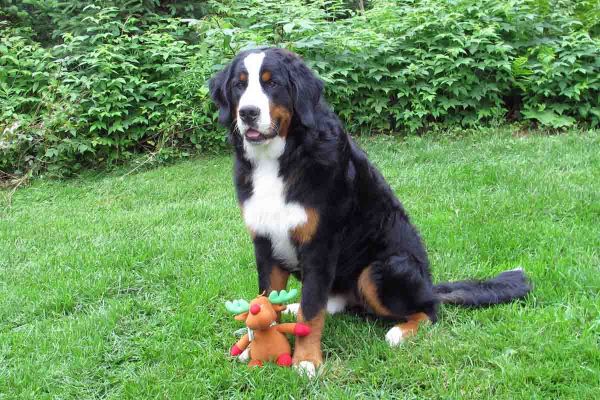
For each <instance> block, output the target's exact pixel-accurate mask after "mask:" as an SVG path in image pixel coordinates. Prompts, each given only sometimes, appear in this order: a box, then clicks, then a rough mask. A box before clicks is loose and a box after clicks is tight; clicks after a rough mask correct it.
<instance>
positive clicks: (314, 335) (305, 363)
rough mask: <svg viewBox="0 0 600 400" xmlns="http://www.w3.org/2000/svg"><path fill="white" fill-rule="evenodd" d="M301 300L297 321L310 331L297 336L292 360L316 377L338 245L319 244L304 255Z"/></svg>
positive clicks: (320, 359) (301, 368)
mask: <svg viewBox="0 0 600 400" xmlns="http://www.w3.org/2000/svg"><path fill="white" fill-rule="evenodd" d="M302 256H303V257H302V260H301V263H302V299H301V301H300V310H299V312H298V322H303V323H305V324H306V325H308V326H309V327H310V334H309V335H308V336H305V337H298V338H296V345H295V349H294V357H293V362H294V365H296V367H297V368H298V369H299V370H300V371H301V372H302V373H305V374H306V375H308V376H314V375H315V373H316V368H317V367H318V366H319V365H321V363H322V362H323V356H322V353H321V334H322V332H323V326H324V325H325V314H326V311H325V308H326V306H327V298H328V295H329V291H330V289H331V285H332V284H333V279H334V276H335V264H336V262H337V252H336V248H335V247H333V248H332V247H329V246H318V247H313V248H311V249H308V250H306V249H305V251H303V254H302Z"/></svg>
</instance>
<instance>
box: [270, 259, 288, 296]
mask: <svg viewBox="0 0 600 400" xmlns="http://www.w3.org/2000/svg"><path fill="white" fill-rule="evenodd" d="M289 277H290V273H289V272H288V271H286V270H284V269H282V268H281V267H280V266H278V265H274V266H273V268H272V269H271V275H270V277H269V278H270V280H271V290H277V291H279V290H283V289H285V288H286V287H287V282H288V279H289Z"/></svg>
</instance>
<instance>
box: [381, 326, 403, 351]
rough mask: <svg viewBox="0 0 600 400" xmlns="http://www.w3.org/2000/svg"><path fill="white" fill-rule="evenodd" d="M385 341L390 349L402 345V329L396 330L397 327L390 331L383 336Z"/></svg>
mask: <svg viewBox="0 0 600 400" xmlns="http://www.w3.org/2000/svg"><path fill="white" fill-rule="evenodd" d="M385 341H386V342H388V344H389V345H390V346H392V347H395V346H398V345H400V344H402V342H404V337H403V335H402V329H400V328H398V327H397V326H395V327H393V328H392V329H390V330H389V331H388V332H387V333H386V334H385Z"/></svg>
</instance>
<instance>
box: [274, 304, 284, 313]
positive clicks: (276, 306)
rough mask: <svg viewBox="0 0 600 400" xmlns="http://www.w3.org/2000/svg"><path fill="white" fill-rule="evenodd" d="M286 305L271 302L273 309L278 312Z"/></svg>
mask: <svg viewBox="0 0 600 400" xmlns="http://www.w3.org/2000/svg"><path fill="white" fill-rule="evenodd" d="M286 308H287V307H286V306H284V305H277V304H273V310H275V311H277V312H280V311H283V310H285V309H286Z"/></svg>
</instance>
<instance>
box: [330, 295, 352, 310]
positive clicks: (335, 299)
mask: <svg viewBox="0 0 600 400" xmlns="http://www.w3.org/2000/svg"><path fill="white" fill-rule="evenodd" d="M346 304H348V300H346V298H345V297H344V296H342V295H339V294H338V295H335V296H330V297H329V298H328V299H327V314H329V315H333V314H337V313H339V312H342V311H344V310H345V309H346Z"/></svg>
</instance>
